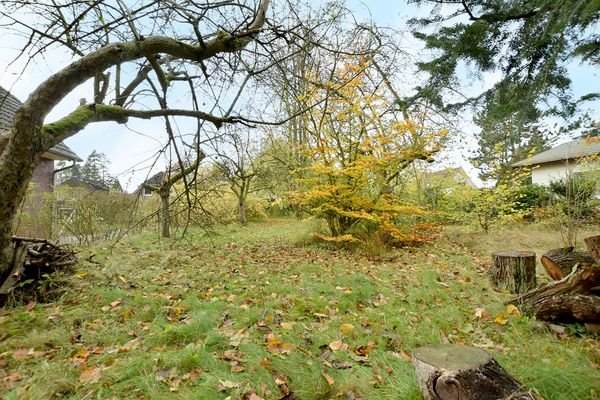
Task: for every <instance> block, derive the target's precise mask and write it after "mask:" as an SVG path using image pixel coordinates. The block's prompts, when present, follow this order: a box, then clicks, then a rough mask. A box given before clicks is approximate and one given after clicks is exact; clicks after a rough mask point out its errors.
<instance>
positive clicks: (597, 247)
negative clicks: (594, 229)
mask: <svg viewBox="0 0 600 400" xmlns="http://www.w3.org/2000/svg"><path fill="white" fill-rule="evenodd" d="M583 241H584V242H585V245H586V247H587V249H588V250H589V252H590V254H591V255H592V257H593V258H594V260H595V261H596V262H597V263H598V264H600V235H598V236H590V237H588V238H585V239H583Z"/></svg>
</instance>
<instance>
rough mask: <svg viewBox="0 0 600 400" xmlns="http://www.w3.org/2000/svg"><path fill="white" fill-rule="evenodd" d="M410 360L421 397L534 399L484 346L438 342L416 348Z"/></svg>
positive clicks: (436, 399) (435, 399)
mask: <svg viewBox="0 0 600 400" xmlns="http://www.w3.org/2000/svg"><path fill="white" fill-rule="evenodd" d="M412 363H413V365H414V367H415V372H416V375H417V383H418V385H419V389H420V391H421V394H422V395H423V398H424V399H425V400H498V399H512V400H534V399H536V397H534V396H533V395H531V394H530V393H528V392H527V391H526V390H524V389H523V387H522V386H521V384H520V383H519V382H518V381H517V380H516V379H514V378H513V377H512V376H511V375H510V374H508V372H506V371H505V370H504V369H503V368H502V367H501V366H500V364H498V363H497V362H496V361H495V360H494V359H493V358H492V356H491V355H490V354H489V353H488V352H487V351H485V350H482V349H479V348H477V347H472V346H463V345H456V344H440V345H434V346H426V347H421V348H418V349H416V350H415V351H414V352H413V355H412Z"/></svg>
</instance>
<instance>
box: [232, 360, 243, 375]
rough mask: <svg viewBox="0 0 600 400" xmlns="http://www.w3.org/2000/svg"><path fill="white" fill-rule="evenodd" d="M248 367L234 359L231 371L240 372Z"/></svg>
mask: <svg viewBox="0 0 600 400" xmlns="http://www.w3.org/2000/svg"><path fill="white" fill-rule="evenodd" d="M245 370H246V368H244V367H242V366H241V365H240V363H239V362H238V361H234V362H232V363H231V372H233V373H239V372H244V371H245Z"/></svg>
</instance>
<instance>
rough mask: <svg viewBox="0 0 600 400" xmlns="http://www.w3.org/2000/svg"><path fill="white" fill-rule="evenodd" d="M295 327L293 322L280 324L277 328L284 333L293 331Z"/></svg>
mask: <svg viewBox="0 0 600 400" xmlns="http://www.w3.org/2000/svg"><path fill="white" fill-rule="evenodd" d="M295 325H296V323H295V322H282V323H281V324H279V326H281V329H285V330H286V331H292V330H294V326H295Z"/></svg>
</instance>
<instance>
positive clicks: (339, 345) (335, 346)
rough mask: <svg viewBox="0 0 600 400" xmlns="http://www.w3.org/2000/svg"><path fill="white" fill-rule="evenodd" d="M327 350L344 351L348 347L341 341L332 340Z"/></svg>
mask: <svg viewBox="0 0 600 400" xmlns="http://www.w3.org/2000/svg"><path fill="white" fill-rule="evenodd" d="M329 348H330V349H331V350H333V351H338V350H345V349H347V348H348V345H347V344H345V343H344V342H342V341H341V340H334V341H333V342H331V343H329Z"/></svg>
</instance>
